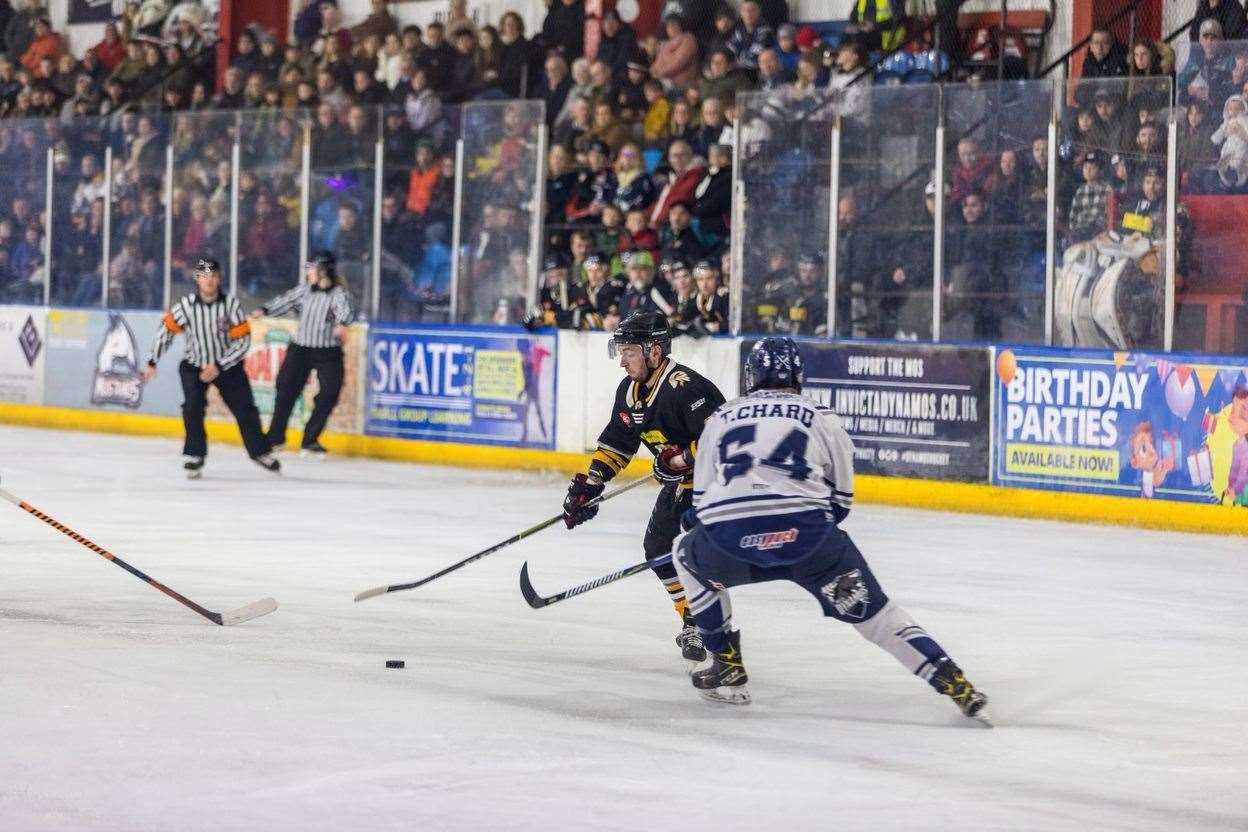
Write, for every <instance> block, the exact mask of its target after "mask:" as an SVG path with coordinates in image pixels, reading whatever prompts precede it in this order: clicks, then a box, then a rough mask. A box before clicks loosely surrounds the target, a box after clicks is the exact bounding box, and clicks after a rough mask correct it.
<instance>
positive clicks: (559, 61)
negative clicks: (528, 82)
mask: <svg viewBox="0 0 1248 832" xmlns="http://www.w3.org/2000/svg"><path fill="white" fill-rule="evenodd" d="M556 2H557V3H562V2H563V0H556ZM571 90H572V79H571V78H569V77H568V63H567V61H565V60H564V59H563V57H562V56H561V55H550V56H549V57H547V58H546V64H545V74H544V75H543V76H542V78H541V80H540V81H539V82H538V84H537V89H536V91H535V97H536V98H541V99H543V100H544V101H545V102H546V124H547V126H552V125H554V123H555V118H556V117H557V116H558V115H559V113H560V112H562V111H563V105H564V102H565V101H567V99H568V93H569V92H570V91H571Z"/></svg>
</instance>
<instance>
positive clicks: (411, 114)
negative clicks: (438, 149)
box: [403, 67, 442, 140]
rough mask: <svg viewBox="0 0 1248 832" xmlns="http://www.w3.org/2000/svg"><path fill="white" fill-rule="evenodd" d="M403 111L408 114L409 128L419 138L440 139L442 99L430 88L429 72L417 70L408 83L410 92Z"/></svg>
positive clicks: (404, 101) (404, 100)
mask: <svg viewBox="0 0 1248 832" xmlns="http://www.w3.org/2000/svg"><path fill="white" fill-rule="evenodd" d="M403 111H404V112H405V113H407V126H408V127H410V128H411V129H412V132H413V133H415V134H416V135H417V136H427V137H430V138H433V139H435V140H436V139H437V138H438V135H437V134H438V129H437V128H438V127H439V125H440V124H441V122H442V99H440V98H439V97H438V95H437V93H435V92H434V91H433V88H432V87H430V86H429V72H428V70H425V69H422V68H419V67H418V68H417V69H416V70H415V72H413V73H412V77H411V80H410V81H409V82H408V92H407V94H406V95H405V96H404V98H403Z"/></svg>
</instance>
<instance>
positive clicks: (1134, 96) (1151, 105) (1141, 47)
mask: <svg viewBox="0 0 1248 832" xmlns="http://www.w3.org/2000/svg"><path fill="white" fill-rule="evenodd" d="M1162 46H1164V47H1165V56H1166V57H1165V59H1164V60H1163V58H1162V54H1163V53H1162V51H1161V47H1159V46H1158V44H1157V43H1156V42H1155V41H1151V40H1137V41H1136V42H1135V43H1134V44H1132V46H1131V66H1130V72H1129V77H1130V79H1131V80H1130V81H1129V82H1128V83H1127V107H1128V109H1129V110H1130V112H1132V113H1136V114H1140V116H1141V119H1143V117H1144V116H1143V114H1145V113H1148V114H1149V115H1150V117H1151V114H1153V113H1156V112H1157V111H1159V110H1162V109H1165V108H1166V107H1169V106H1170V83H1169V82H1170V80H1171V78H1172V77H1173V75H1174V52H1173V50H1171V49H1170V47H1169V46H1165V44H1162Z"/></svg>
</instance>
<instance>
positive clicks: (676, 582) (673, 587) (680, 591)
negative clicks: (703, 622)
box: [663, 577, 689, 621]
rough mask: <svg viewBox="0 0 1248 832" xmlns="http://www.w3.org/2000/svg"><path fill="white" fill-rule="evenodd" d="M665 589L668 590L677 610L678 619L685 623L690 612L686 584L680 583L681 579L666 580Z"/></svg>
mask: <svg viewBox="0 0 1248 832" xmlns="http://www.w3.org/2000/svg"><path fill="white" fill-rule="evenodd" d="M663 588H664V589H666V590H667V597H668V598H669V599H670V600H671V602H672V606H673V607H675V608H676V617H677V618H679V619H681V620H682V621H683V620H684V618H685V616H686V615H687V614H688V610H689V601H688V600H686V598H685V587H684V584H682V583H681V582H680V578H674V577H673V578H664V579H663Z"/></svg>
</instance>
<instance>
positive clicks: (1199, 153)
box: [1178, 99, 1218, 172]
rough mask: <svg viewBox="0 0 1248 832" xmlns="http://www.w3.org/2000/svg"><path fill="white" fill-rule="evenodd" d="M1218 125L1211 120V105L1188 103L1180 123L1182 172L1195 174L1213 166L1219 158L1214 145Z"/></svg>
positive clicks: (1198, 101)
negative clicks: (1214, 132)
mask: <svg viewBox="0 0 1248 832" xmlns="http://www.w3.org/2000/svg"><path fill="white" fill-rule="evenodd" d="M1216 129H1217V125H1216V124H1214V123H1213V121H1212V119H1210V118H1209V105H1208V103H1206V102H1205V101H1202V100H1200V99H1193V100H1192V101H1191V102H1189V103H1188V105H1187V107H1186V109H1185V112H1184V117H1183V119H1182V120H1180V121H1179V136H1178V157H1179V168H1180V170H1182V171H1185V172H1188V171H1191V172H1195V171H1198V170H1200V169H1202V168H1206V167H1209V166H1211V165H1213V163H1214V162H1215V160H1216V159H1217V158H1218V154H1217V149H1216V146H1215V145H1214V143H1213V131H1214V130H1216Z"/></svg>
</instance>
